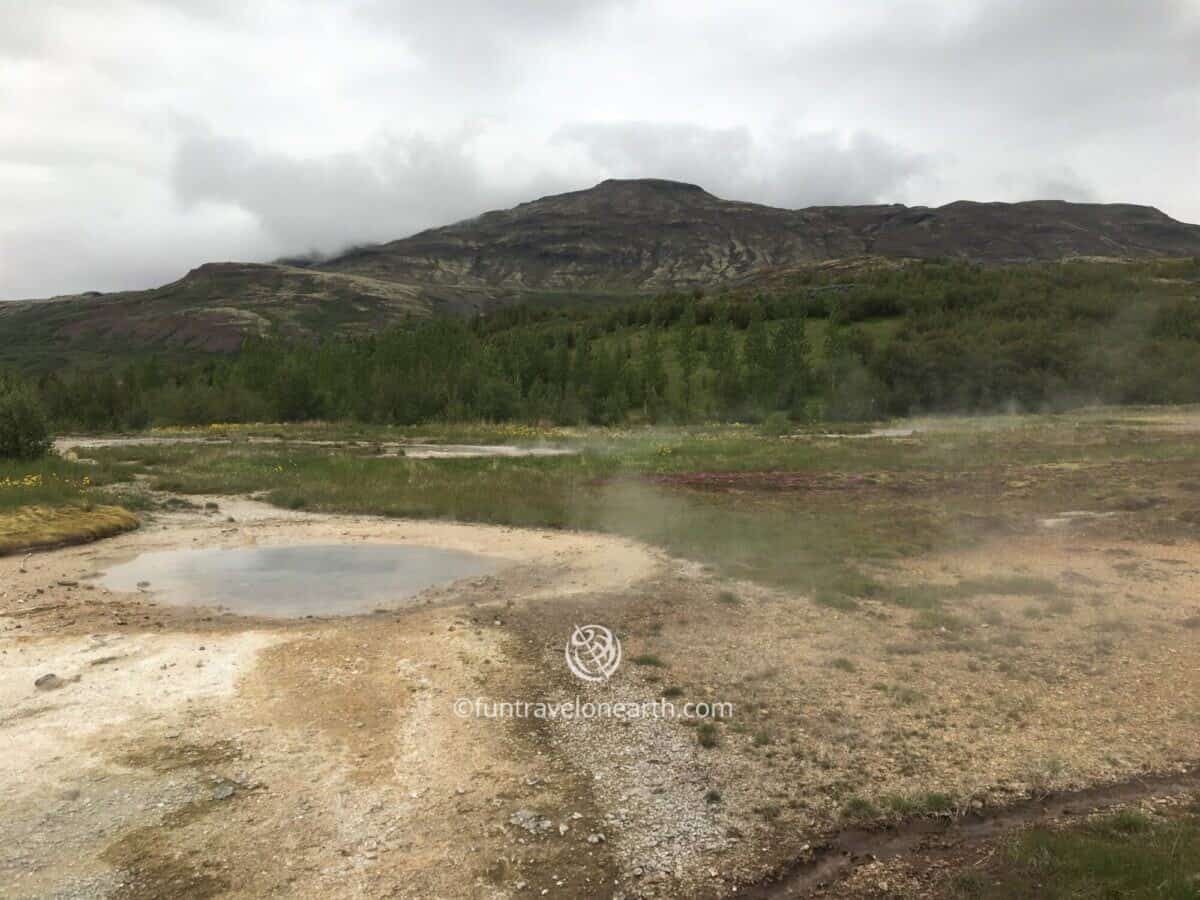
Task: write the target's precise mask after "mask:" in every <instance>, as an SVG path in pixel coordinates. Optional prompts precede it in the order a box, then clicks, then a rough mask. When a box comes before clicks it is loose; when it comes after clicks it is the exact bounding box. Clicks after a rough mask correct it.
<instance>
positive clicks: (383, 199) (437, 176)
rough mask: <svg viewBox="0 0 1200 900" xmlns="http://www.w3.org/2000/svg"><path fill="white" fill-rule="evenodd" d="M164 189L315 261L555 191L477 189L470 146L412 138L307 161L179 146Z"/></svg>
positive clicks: (458, 139) (550, 184)
mask: <svg viewBox="0 0 1200 900" xmlns="http://www.w3.org/2000/svg"><path fill="white" fill-rule="evenodd" d="M171 184H172V186H173V188H174V190H175V192H176V195H177V197H178V198H179V199H180V201H181V202H183V203H184V204H186V205H195V204H217V205H226V206H230V207H235V208H237V209H239V210H242V211H244V212H246V213H248V214H250V215H252V216H253V217H254V218H255V220H256V221H257V222H258V223H259V224H260V225H261V227H262V228H263V229H264V230H265V231H266V232H267V233H268V234H269V235H270V236H271V237H272V238H273V239H274V240H276V242H277V243H278V245H279V246H280V247H281V248H288V249H290V250H292V251H315V252H317V253H329V252H333V251H336V250H339V249H342V248H344V247H346V246H349V245H351V244H357V243H366V242H374V241H383V240H387V239H389V238H395V237H400V236H404V235H407V234H410V233H413V232H415V231H418V230H420V229H423V228H427V227H429V226H431V225H436V224H445V223H448V222H453V221H457V220H460V219H464V218H468V217H470V216H474V215H477V214H478V213H479V212H481V211H482V210H484V209H490V208H495V207H500V206H510V205H512V204H514V203H516V202H518V201H519V200H522V199H527V198H528V196H529V194H530V193H531V192H539V191H541V192H544V191H546V190H549V189H553V188H555V187H561V186H562V185H560V184H558V183H557V182H555V181H554V180H553V179H551V178H549V177H541V178H535V179H534V180H532V181H529V182H520V181H517V182H507V183H493V182H489V181H486V180H485V178H484V176H483V175H482V173H481V171H480V167H479V163H478V162H477V161H476V159H475V158H474V157H473V156H472V155H471V153H470V139H469V136H464V135H454V136H451V137H449V138H445V139H434V138H430V137H426V136H423V135H419V134H414V135H405V136H396V135H388V136H383V137H379V138H377V139H375V140H374V141H372V142H371V144H370V146H369V147H367V148H365V149H363V150H360V151H357V152H344V153H337V154H332V155H328V156H316V157H308V158H301V157H295V156H291V155H288V154H285V153H278V152H269V151H261V150H258V149H256V148H255V147H254V146H253V145H251V144H250V143H249V142H247V141H245V140H240V139H235V138H221V137H214V136H192V137H189V138H186V139H185V140H184V141H183V142H182V143H181V144H180V146H179V149H178V151H177V153H176V156H175V160H174V163H173V165H172V170H171Z"/></svg>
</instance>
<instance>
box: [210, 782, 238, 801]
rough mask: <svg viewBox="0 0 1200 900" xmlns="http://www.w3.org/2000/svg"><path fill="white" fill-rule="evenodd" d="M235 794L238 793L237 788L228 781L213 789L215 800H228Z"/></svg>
mask: <svg viewBox="0 0 1200 900" xmlns="http://www.w3.org/2000/svg"><path fill="white" fill-rule="evenodd" d="M235 793H237V788H235V787H234V786H233V785H232V784H230V783H229V782H228V781H226V782H223V783H221V784H218V785H217V786H216V787H215V788H213V791H212V798H213V799H214V800H228V799H229V798H230V797H232V796H233V795H234V794H235Z"/></svg>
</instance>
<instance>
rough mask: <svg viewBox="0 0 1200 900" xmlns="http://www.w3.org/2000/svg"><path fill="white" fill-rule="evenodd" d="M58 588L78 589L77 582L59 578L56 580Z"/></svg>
mask: <svg viewBox="0 0 1200 900" xmlns="http://www.w3.org/2000/svg"><path fill="white" fill-rule="evenodd" d="M58 586H59V587H79V582H78V581H72V580H71V579H69V578H60V579H58Z"/></svg>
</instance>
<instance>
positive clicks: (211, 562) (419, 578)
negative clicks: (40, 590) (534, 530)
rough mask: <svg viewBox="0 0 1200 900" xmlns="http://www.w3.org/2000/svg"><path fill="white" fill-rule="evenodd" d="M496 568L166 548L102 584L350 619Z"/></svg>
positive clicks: (443, 560) (167, 599) (422, 557)
mask: <svg viewBox="0 0 1200 900" xmlns="http://www.w3.org/2000/svg"><path fill="white" fill-rule="evenodd" d="M499 566H500V563H499V561H498V560H496V559H493V558H490V557H486V556H478V555H476V554H473V553H463V552H459V551H455V550H444V549H440V548H436V547H419V546H410V545H406V544H302V545H292V546H286V547H238V548H233V549H220V548H214V549H203V550H191V549H187V550H161V551H153V552H149V553H143V554H141V555H140V556H138V557H137V558H135V559H133V560H131V561H129V562H126V563H122V564H120V565H117V566H113V567H112V568H111V569H109V570H108V571H107V572H105V573H104V575H103V577H102V579H101V581H100V583H101V584H102V585H103V586H104V587H107V588H109V589H110V590H113V591H130V592H132V591H138V590H144V591H149V592H151V593H153V594H154V596H155V599H157V600H161V601H162V602H164V603H172V604H178V605H191V606H213V607H219V608H222V609H226V610H228V611H230V612H234V613H239V614H242V615H255V616H282V617H288V618H299V617H302V616H350V615H358V614H361V613H369V612H372V611H374V610H376V609H380V608H394V607H397V606H400V605H403V601H405V600H408V599H410V598H412V597H414V596H415V595H416V594H419V593H420V592H421V591H423V590H425V589H427V588H431V587H435V586H437V585H440V584H447V583H449V582H451V581H456V580H458V579H459V578H469V577H473V576H478V575H486V574H489V573H491V572H494V571H496V569H498V568H499Z"/></svg>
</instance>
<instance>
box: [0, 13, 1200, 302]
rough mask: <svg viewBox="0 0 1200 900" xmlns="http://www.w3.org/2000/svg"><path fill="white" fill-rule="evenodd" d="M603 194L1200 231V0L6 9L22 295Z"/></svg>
mask: <svg viewBox="0 0 1200 900" xmlns="http://www.w3.org/2000/svg"><path fill="white" fill-rule="evenodd" d="M609 177H617V178H631V177H655V178H671V179H677V180H681V181H688V182H693V183H696V184H700V185H702V186H703V187H705V188H706V189H708V190H709V191H710V192H712V193H714V194H716V195H718V196H721V197H726V198H729V199H736V200H751V201H756V202H760V203H767V204H771V205H775V206H785V207H801V206H807V205H812V204H823V203H876V202H889V203H890V202H898V203H908V204H924V205H939V204H942V203H948V202H951V201H953V200H958V199H971V200H1009V201H1012V200H1028V199H1044V198H1060V199H1066V200H1077V201H1093V202H1130V203H1143V204H1148V205H1152V206H1156V207H1158V208H1159V209H1162V210H1163V211H1164V212H1166V213H1168V214H1170V215H1172V216H1174V217H1176V218H1179V219H1182V220H1185V221H1191V222H1200V0H1138V2H1131V0H841V2H839V3H836V4H835V3H812V2H808V3H805V2H798V0H780V2H765V0H729V2H723V0H722V2H718V0H495V2H487V0H438V2H436V3H430V2H428V0H421V2H408V0H342V2H339V0H326V2H315V0H103V2H101V0H0V299H15V298H22V297H40V296H50V295H55V294H62V293H72V292H81V291H86V290H101V291H108V290H121V289H134V288H145V287H152V286H155V285H159V284H163V283H166V282H169V281H173V280H174V279H176V278H178V277H180V276H181V275H182V274H184V273H185V272H186V271H187V270H188V269H190V268H192V267H194V266H197V265H199V264H201V263H203V262H208V261H213V260H251V261H267V260H271V259H274V258H277V257H279V256H282V255H287V254H296V253H308V252H315V253H335V252H338V251H339V250H341V249H344V248H346V247H348V246H350V245H353V244H358V243H364V242H371V241H385V240H390V239H394V238H399V237H403V236H405V235H408V234H411V233H413V232H416V231H419V230H421V229H423V228H428V227H432V226H436V225H441V224H447V223H449V222H453V221H458V220H460V219H463V218H467V217H470V216H473V215H476V214H478V213H480V212H483V211H484V210H487V209H495V208H502V207H507V206H511V205H513V204H515V203H518V202H521V201H524V200H531V199H534V198H536V197H539V196H544V195H547V194H553V193H559V192H562V191H567V190H578V189H582V188H586V187H590V186H591V185H593V184H595V183H597V182H599V181H601V180H603V179H605V178H609Z"/></svg>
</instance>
